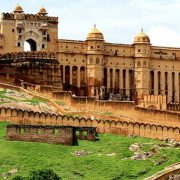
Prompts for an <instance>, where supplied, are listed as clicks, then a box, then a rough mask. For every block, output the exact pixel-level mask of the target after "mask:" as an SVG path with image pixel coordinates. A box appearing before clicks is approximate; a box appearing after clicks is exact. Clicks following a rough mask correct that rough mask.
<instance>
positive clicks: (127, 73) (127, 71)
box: [126, 69, 129, 97]
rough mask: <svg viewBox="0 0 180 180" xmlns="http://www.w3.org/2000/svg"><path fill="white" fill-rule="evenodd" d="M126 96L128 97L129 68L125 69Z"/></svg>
mask: <svg viewBox="0 0 180 180" xmlns="http://www.w3.org/2000/svg"><path fill="white" fill-rule="evenodd" d="M126 96H128V97H129V69H126Z"/></svg>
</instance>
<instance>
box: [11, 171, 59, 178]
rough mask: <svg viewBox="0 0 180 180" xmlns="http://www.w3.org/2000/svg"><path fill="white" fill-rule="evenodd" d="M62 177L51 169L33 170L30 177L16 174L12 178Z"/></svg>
mask: <svg viewBox="0 0 180 180" xmlns="http://www.w3.org/2000/svg"><path fill="white" fill-rule="evenodd" d="M60 179H61V178H60V177H59V176H58V175H57V174H56V173H54V172H53V170H51V169H44V170H36V171H31V173H30V176H29V177H21V176H16V177H14V178H13V179H12V180H60Z"/></svg>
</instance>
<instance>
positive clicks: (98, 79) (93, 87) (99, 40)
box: [86, 25, 104, 96]
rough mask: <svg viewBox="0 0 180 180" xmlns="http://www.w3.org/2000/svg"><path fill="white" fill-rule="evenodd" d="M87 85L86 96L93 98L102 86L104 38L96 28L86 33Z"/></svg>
mask: <svg viewBox="0 0 180 180" xmlns="http://www.w3.org/2000/svg"><path fill="white" fill-rule="evenodd" d="M86 43H87V83H88V95H89V96H95V95H97V94H99V93H98V91H100V90H99V88H100V87H101V86H102V85H103V81H102V79H103V59H104V56H103V54H104V36H103V34H102V33H101V32H100V31H99V30H98V29H97V28H96V25H94V28H93V29H92V30H91V31H90V32H89V33H88V35H87V39H86Z"/></svg>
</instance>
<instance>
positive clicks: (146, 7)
mask: <svg viewBox="0 0 180 180" xmlns="http://www.w3.org/2000/svg"><path fill="white" fill-rule="evenodd" d="M18 2H19V3H20V5H22V7H23V9H24V10H25V12H26V13H36V12H37V11H38V9H39V8H40V7H41V6H44V7H45V8H46V9H47V11H48V12H49V15H51V16H58V17H59V38H66V39H80V40H84V39H85V38H86V35H87V33H88V32H89V30H90V29H91V28H92V27H93V24H94V23H96V24H97V27H98V28H99V29H100V30H101V31H102V32H103V33H104V37H105V39H106V40H107V41H108V42H117V43H132V42H133V38H134V36H135V35H136V34H137V33H138V32H139V31H140V29H141V27H143V28H144V30H145V32H146V33H147V34H149V35H150V37H151V41H152V43H153V45H162V46H180V43H179V42H180V41H179V35H180V23H178V22H179V17H180V13H179V9H180V0H126V1H125V0H38V1H37V0H28V1H27V0H11V1H4V0H0V4H1V9H0V11H1V12H4V11H5V12H12V10H13V8H14V7H15V6H16V4H17V3H18ZM164 37H165V38H164Z"/></svg>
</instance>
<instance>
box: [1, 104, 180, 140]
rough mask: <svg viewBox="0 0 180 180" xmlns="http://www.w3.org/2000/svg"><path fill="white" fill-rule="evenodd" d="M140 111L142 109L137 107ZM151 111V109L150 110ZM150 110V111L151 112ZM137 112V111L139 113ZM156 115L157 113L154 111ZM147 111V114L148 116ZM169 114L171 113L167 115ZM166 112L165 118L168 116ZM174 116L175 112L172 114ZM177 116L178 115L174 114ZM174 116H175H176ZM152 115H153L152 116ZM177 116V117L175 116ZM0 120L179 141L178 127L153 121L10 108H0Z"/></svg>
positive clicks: (179, 128) (179, 131)
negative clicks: (86, 117)
mask: <svg viewBox="0 0 180 180" xmlns="http://www.w3.org/2000/svg"><path fill="white" fill-rule="evenodd" d="M138 110H139V111H140V112H141V110H142V111H144V110H143V109H138ZM151 111H152V110H151ZM151 111H150V113H152V112H151ZM140 112H139V113H140ZM156 113H157V116H158V113H161V112H156ZM148 115H149V114H148V112H147V116H148ZM149 116H150V115H149ZM169 116H171V114H170V115H169ZM169 116H168V113H167V118H169ZM173 116H175V114H173ZM176 116H178V117H179V115H177V114H176ZM176 116H175V117H176ZM152 117H153V116H152ZM176 118H177V117H176ZM0 120H1V121H4V120H6V121H9V122H12V123H14V124H31V125H37V124H42V125H59V126H82V127H84V126H89V127H97V132H98V133H113V134H121V135H138V136H142V137H149V138H157V139H166V138H172V139H175V140H177V141H180V127H179V126H167V125H158V124H153V123H151V124H150V123H140V122H127V121H110V120H91V119H85V118H77V117H76V118H73V117H67V116H61V115H55V114H45V113H39V112H33V111H22V110H18V109H11V108H0Z"/></svg>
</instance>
